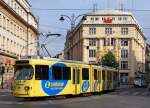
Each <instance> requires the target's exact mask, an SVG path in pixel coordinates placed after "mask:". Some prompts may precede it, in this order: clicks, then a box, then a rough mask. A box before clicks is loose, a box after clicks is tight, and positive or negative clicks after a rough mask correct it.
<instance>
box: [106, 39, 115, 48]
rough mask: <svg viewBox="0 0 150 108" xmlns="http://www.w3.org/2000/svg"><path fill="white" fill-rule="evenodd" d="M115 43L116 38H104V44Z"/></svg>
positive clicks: (110, 44)
mask: <svg viewBox="0 0 150 108" xmlns="http://www.w3.org/2000/svg"><path fill="white" fill-rule="evenodd" d="M115 44H116V40H115V39H114V38H105V39H104V46H113V45H115Z"/></svg>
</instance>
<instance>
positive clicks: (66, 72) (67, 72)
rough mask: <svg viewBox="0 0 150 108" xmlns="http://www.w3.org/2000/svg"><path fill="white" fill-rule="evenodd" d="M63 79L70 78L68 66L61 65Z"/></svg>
mask: <svg viewBox="0 0 150 108" xmlns="http://www.w3.org/2000/svg"><path fill="white" fill-rule="evenodd" d="M63 80H71V69H70V67H63Z"/></svg>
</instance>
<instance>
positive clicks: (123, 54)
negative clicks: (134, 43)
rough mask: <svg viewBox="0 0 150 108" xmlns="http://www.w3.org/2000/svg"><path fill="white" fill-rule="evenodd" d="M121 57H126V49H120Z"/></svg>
mask: <svg viewBox="0 0 150 108" xmlns="http://www.w3.org/2000/svg"><path fill="white" fill-rule="evenodd" d="M121 57H122V58H127V57H128V50H126V49H122V50H121Z"/></svg>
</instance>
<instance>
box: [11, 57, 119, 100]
mask: <svg viewBox="0 0 150 108" xmlns="http://www.w3.org/2000/svg"><path fill="white" fill-rule="evenodd" d="M117 87H118V71H117V70H116V69H114V68H110V67H102V66H96V65H89V64H87V63H84V62H78V61H70V60H60V59H49V60H46V59H26V60H24V59H23V60H17V61H16V63H15V76H14V81H13V85H12V94H13V96H15V97H22V98H30V97H31V98H32V97H47V96H58V95H79V94H86V93H91V94H92V93H95V92H97V93H99V92H102V91H106V90H115V89H116V88H117Z"/></svg>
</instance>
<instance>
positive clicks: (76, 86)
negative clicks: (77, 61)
mask: <svg viewBox="0 0 150 108" xmlns="http://www.w3.org/2000/svg"><path fill="white" fill-rule="evenodd" d="M72 83H73V86H74V87H73V88H74V90H73V91H74V94H80V89H81V88H80V69H79V68H77V67H75V68H73V79H72Z"/></svg>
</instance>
